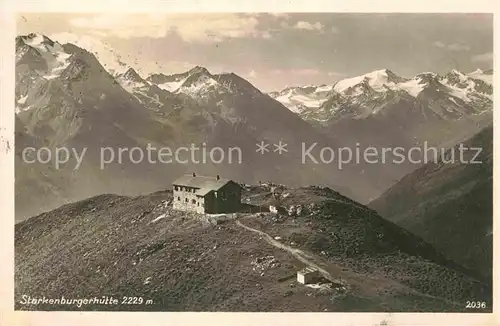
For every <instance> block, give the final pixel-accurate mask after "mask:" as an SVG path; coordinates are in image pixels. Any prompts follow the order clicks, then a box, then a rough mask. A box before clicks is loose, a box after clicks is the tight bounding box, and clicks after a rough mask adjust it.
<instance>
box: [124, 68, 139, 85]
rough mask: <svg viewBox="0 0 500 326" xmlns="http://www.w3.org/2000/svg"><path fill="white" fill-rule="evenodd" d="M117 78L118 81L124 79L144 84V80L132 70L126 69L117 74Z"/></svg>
mask: <svg viewBox="0 0 500 326" xmlns="http://www.w3.org/2000/svg"><path fill="white" fill-rule="evenodd" d="M118 77H119V78H120V79H126V80H129V81H132V82H144V79H142V77H141V76H140V75H139V74H138V73H137V71H135V69H134V68H128V70H127V71H126V72H125V73H123V74H119V75H118Z"/></svg>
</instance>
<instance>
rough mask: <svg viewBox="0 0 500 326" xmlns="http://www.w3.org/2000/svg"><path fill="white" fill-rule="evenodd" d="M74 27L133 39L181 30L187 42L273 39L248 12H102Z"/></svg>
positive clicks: (75, 22) (74, 22)
mask: <svg viewBox="0 0 500 326" xmlns="http://www.w3.org/2000/svg"><path fill="white" fill-rule="evenodd" d="M70 24H71V25H72V26H73V27H78V28H82V29H86V30H87V31H92V32H94V33H95V32H99V33H104V34H106V35H108V36H115V37H119V38H124V39H129V38H135V37H150V38H161V37H164V36H166V35H167V34H168V33H171V32H173V33H177V34H178V35H179V36H180V37H181V38H182V39H183V40H184V41H186V42H193V43H194V42H197V43H211V42H220V41H222V40H224V39H229V38H245V37H252V38H270V37H271V34H270V33H269V32H267V31H262V30H259V29H258V25H259V19H258V18H257V17H256V16H255V15H248V14H168V15H165V14H136V15H120V14H98V15H93V16H92V17H79V18H74V19H71V20H70Z"/></svg>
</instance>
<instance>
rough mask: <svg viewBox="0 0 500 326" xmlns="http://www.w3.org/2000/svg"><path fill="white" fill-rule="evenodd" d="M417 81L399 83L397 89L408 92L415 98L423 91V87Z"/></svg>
mask: <svg viewBox="0 0 500 326" xmlns="http://www.w3.org/2000/svg"><path fill="white" fill-rule="evenodd" d="M419 81H420V80H419V79H416V78H414V79H410V80H409V81H407V82H404V83H399V84H398V87H399V88H401V89H402V90H404V91H406V92H408V94H410V95H411V96H413V97H417V96H418V94H420V92H421V91H423V90H424V87H423V86H422V85H421V84H420V83H419Z"/></svg>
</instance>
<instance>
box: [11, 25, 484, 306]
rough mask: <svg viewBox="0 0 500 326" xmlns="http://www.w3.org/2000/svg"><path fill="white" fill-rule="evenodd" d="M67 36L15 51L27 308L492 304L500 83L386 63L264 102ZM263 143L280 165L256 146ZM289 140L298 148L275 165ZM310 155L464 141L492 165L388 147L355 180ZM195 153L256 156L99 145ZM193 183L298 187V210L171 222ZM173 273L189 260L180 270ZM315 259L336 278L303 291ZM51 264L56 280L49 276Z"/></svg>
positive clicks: (262, 194) (211, 79) (265, 191)
mask: <svg viewBox="0 0 500 326" xmlns="http://www.w3.org/2000/svg"><path fill="white" fill-rule="evenodd" d="M69 35H70V34H68V35H65V38H61V40H60V42H58V41H57V40H52V39H51V38H49V37H47V36H44V35H41V34H36V33H33V34H29V35H23V36H18V37H16V40H15V42H16V88H15V91H16V103H15V113H16V118H15V123H16V138H15V141H16V143H15V151H16V156H15V160H16V161H15V178H16V180H15V182H16V184H15V192H16V193H15V196H16V197H15V199H16V222H18V223H17V224H16V295H19V294H21V293H24V292H25V290H26V289H38V290H39V291H41V292H43V293H48V294H53V295H59V294H61V293H63V294H65V295H68V296H77V295H78V296H83V295H90V294H92V293H95V291H97V289H101V288H105V289H107V290H108V291H110V292H112V293H115V294H123V295H125V292H126V291H130V289H136V290H137V291H136V292H137V293H138V294H143V295H145V296H148V297H152V298H154V302H155V305H153V306H151V307H150V308H149V309H151V310H165V309H167V310H172V309H174V310H175V309H177V310H186V309H195V308H196V309H198V310H210V309H216V310H235V309H236V308H237V307H244V309H243V310H248V311H252V310H253V311H255V310H266V308H265V307H271V308H273V309H274V311H297V310H301V309H306V310H309V311H312V310H314V311H316V310H318V309H320V310H321V311H325V309H326V310H327V311H331V310H337V311H339V310H343V311H360V310H361V311H373V310H377V311H380V310H387V311H415V310H419V309H420V311H421V310H426V311H443V310H445V311H462V310H463V304H464V302H465V301H466V300H472V299H474V300H485V301H487V302H488V307H487V309H486V310H488V309H491V302H490V298H491V275H492V268H491V267H492V196H491V194H492V175H493V173H492V152H493V151H492V140H493V127H492V109H493V84H492V83H493V75H492V71H491V70H485V71H483V70H476V71H474V72H472V73H463V72H460V71H458V70H452V71H450V72H447V73H444V74H437V73H432V72H425V73H421V74H418V75H416V76H415V77H413V78H406V77H402V76H398V75H397V74H396V73H394V72H392V71H391V70H389V69H381V70H376V71H373V72H369V73H367V74H364V75H361V76H356V77H352V78H347V79H343V80H340V81H337V82H335V83H331V84H329V85H317V86H316V85H311V86H304V87H302V86H301V87H287V88H286V89H284V90H281V91H276V92H271V93H265V92H262V91H260V90H259V89H258V88H257V87H255V86H254V85H252V84H251V83H250V82H248V81H247V80H245V79H244V78H242V77H241V76H238V75H237V74H235V73H213V72H210V71H209V70H208V69H206V68H204V67H200V66H196V67H193V68H192V69H189V70H188V71H186V72H183V73H178V74H166V73H162V72H157V73H153V74H150V75H148V76H146V75H144V74H143V73H142V72H141V71H140V69H139V68H138V67H137V65H138V63H136V62H135V61H136V59H134V58H131V57H124V56H121V55H119V54H118V53H116V51H114V50H113V49H112V48H111V47H110V46H109V45H107V44H104V43H102V42H99V41H97V40H94V39H92V38H86V37H84V38H74V37H69ZM68 40H69V41H70V42H67V41H68ZM131 61H133V62H134V64H131V63H132V62H131ZM261 142H264V143H267V144H268V145H269V146H270V147H269V153H266V154H265V155H264V154H261V153H259V152H258V151H256V149H257V148H256V144H259V143H261ZM281 142H285V143H286V144H287V151H286V152H284V153H277V152H276V151H273V149H274V148H273V145H275V144H278V143H281ZM305 143H307V144H310V143H317V146H316V148H315V149H314V150H313V151H312V152H311V154H312V155H314V156H316V157H319V156H321V155H319V154H321V153H322V148H330V149H331V150H332V151H333V150H334V149H340V148H342V147H349V148H351V149H354V148H358V149H359V150H366V149H368V148H372V147H375V148H379V149H380V148H396V147H401V148H403V149H406V150H408V149H410V148H414V147H419V148H421V147H422V146H424V145H426V146H434V147H435V148H436V149H437V150H440V149H443V150H444V151H446V153H447V154H446V155H447V156H449V155H450V153H451V152H452V151H454V150H456V149H457V148H458V147H459V144H461V143H463V144H465V145H466V146H469V147H480V148H482V149H483V150H482V152H481V155H480V156H479V157H478V159H480V160H482V161H483V163H482V164H480V165H474V164H459V163H454V164H448V163H445V162H443V160H440V161H436V162H425V161H421V162H420V163H415V162H411V161H404V162H402V163H398V164H396V163H390V162H391V161H390V160H391V158H394V154H393V153H390V152H389V153H388V157H387V158H386V161H387V162H388V163H380V164H373V163H370V162H364V161H361V162H355V163H352V162H351V163H349V164H346V165H344V167H343V168H342V169H341V168H339V167H338V166H337V164H315V163H307V164H303V163H302V162H301V158H302V153H301V152H300V149H301V147H302V146H303V144H305ZM190 145H196V146H198V147H200V148H201V147H204V148H208V149H210V148H214V147H220V148H231V147H238V148H240V149H241V152H242V153H243V157H242V160H241V162H234V161H233V162H226V161H223V162H221V163H220V164H217V163H214V162H206V163H203V164H198V163H196V162H194V161H193V160H187V161H186V162H172V163H168V164H164V163H155V164H152V163H150V162H148V161H147V160H142V161H140V162H133V160H131V159H130V156H128V154H125V157H124V159H123V161H122V160H116V157H115V160H113V161H112V162H109V163H107V164H106V165H105V166H103V165H102V160H101V154H102V152H101V151H102V149H103V148H109V149H113V150H115V152H117V151H118V149H120V148H121V149H129V150H130V149H132V148H137V149H141V150H143V152H146V149H147V148H148V147H149V146H153V147H157V148H160V147H163V148H171V149H174V150H175V148H179V147H183V146H190ZM27 147H33V148H41V147H46V148H48V149H50V150H52V151H54V150H55V149H58V148H61V147H64V148H69V149H72V150H74V151H75V152H77V153H82V152H83V151H85V153H86V155H85V158H84V160H83V161H82V162H81V165H79V166H78V168H75V164H74V163H75V160H74V158H72V159H71V160H70V161H69V162H68V163H65V164H63V165H62V166H60V167H56V166H55V165H54V164H52V163H54V162H53V161H54V158H53V157H52V160H51V161H50V163H51V164H43V163H40V162H35V163H29V162H27V161H26V158H28V159H30V160H34V159H36V158H37V157H36V154H35V153H31V154H30V155H28V156H27V157H26V155H25V152H24V149H25V148H27ZM129 153H130V152H129ZM23 156H24V157H23ZM187 171H189V172H193V171H195V172H196V173H199V174H200V175H203V174H206V175H217V174H219V175H223V176H224V177H226V178H229V179H233V180H236V181H238V182H240V184H241V185H242V187H243V189H244V198H243V199H244V200H245V202H247V203H249V204H252V205H255V206H256V207H257V206H258V207H269V205H270V204H271V199H273V197H275V196H276V194H275V193H274V192H273V190H272V189H271V188H272V187H271V186H269V184H274V185H278V186H279V184H283V185H286V186H281V188H283V193H282V198H281V200H282V203H283V205H284V208H285V209H286V210H287V213H286V214H278V215H273V214H254V213H248V214H247V213H245V214H243V215H242V216H236V217H235V218H234V221H233V220H231V221H229V222H228V223H226V224H223V225H216V226H213V225H207V224H206V223H203V221H198V220H196V218H197V217H196V216H191V215H190V214H184V213H180V212H174V211H173V210H172V209H171V208H170V206H169V201H170V200H171V193H170V192H169V191H165V189H169V188H170V186H171V182H172V181H173V179H175V178H177V177H178V175H180V174H182V173H185V172H187ZM257 185H258V186H257ZM332 189H334V190H332ZM111 193H113V194H112V195H111ZM280 196H281V195H280ZM365 204H367V206H365ZM298 206H300V209H301V213H298V211H297V209H298V208H297V207H298ZM58 207H59V208H58ZM294 212H295V213H294ZM29 217H31V218H29ZM205 222H206V221H205ZM252 232H253V233H257V234H258V235H255V236H253V235H252ZM165 234H168V238H167V240H165V238H164V237H165ZM271 235H272V236H271ZM193 239H195V240H196V241H194V240H193ZM263 239H265V240H266V243H267V244H269V245H270V246H269V247H265V246H263V244H262V243H261V242H260V241H261V240H263ZM464 239H469V240H467V241H465V240H464ZM193 241H194V242H193ZM214 243H216V244H215V245H214ZM96 244H99V245H96ZM103 244H104V245H103ZM186 251H187V252H189V255H190V257H187V256H186V254H185V252H186ZM283 251H285V252H283ZM70 252H71V254H69V253H70ZM286 252H288V253H286ZM289 254H290V255H291V256H290V255H289ZM271 255H272V257H274V258H275V260H273V261H272V262H270V263H269V264H268V265H266V264H265V262H266V261H267V259H268V258H269V257H271ZM165 257H166V258H165ZM191 257H199V258H197V260H196V262H197V264H194V263H193V262H194V260H193V259H192V258H191ZM214 257H215V258H214ZM216 257H223V258H221V260H220V261H219V260H217V259H216ZM242 257H245V258H244V259H243V258H242ZM164 259H167V260H168V261H169V262H170V261H172V262H174V263H172V265H171V266H167V267H168V268H167V267H165V265H164V263H163V262H164ZM241 259H243V260H241ZM269 259H270V258H269ZM308 259H309V260H310V259H312V261H313V263H316V264H318V265H319V266H323V267H324V268H325V270H326V271H327V274H328V273H331V275H333V274H335V275H337V276H340V277H339V278H333V279H330V280H329V283H328V284H330V283H331V284H330V285H328V289H326V288H323V287H321V291H318V292H317V293H316V292H314V293H313V292H311V291H310V290H309V289H303V288H297V289H295V288H293V287H294V286H296V285H295V284H294V283H293V282H292V283H290V282H289V280H290V273H295V270H296V269H297V268H299V267H303V266H302V265H303V263H304V261H306V260H308ZM227 262H229V263H228V264H229V265H228V266H229V267H227V268H225V267H224V266H225V265H224V264H225V263H227ZM277 262H279V264H278V263H277ZM299 262H301V263H299ZM310 263H311V260H310V261H309V264H310ZM273 264H274V265H273ZM47 265H50V266H52V269H51V271H50V272H49V275H50V276H49V277H51V278H54V279H57V280H56V281H50V282H46V278H47V275H46V273H45V272H44V269H43V266H47ZM264 265H266V267H265V268H264V267H263V266H264ZM178 266H182V268H180V267H178ZM200 266H202V267H203V268H200ZM252 266H253V267H252ZM270 266H274V267H277V268H276V269H273V268H274V267H270ZM256 270H258V271H259V273H257V274H256V275H254V274H255V273H254V272H255V271H256ZM234 271H238V272H237V273H235V272H234ZM268 272H269V275H270V276H268V274H267V273H268ZM61 275H62V276H61ZM172 275H173V276H172ZM213 275H220V276H221V277H217V278H214V277H213ZM259 275H260V276H259ZM263 275H266V277H267V278H266V277H264V276H263ZM331 275H330V276H331ZM269 277H271V278H269ZM275 280H278V282H275ZM152 282H153V284H155V283H156V282H158V284H161V285H166V284H167V285H168V286H158V287H152V286H151V285H150V284H152ZM287 282H288V283H287ZM289 283H290V284H289ZM68 284H71V285H72V286H68ZM214 284H215V285H214ZM283 284H285V285H286V287H284V286H285V285H283ZM254 286H255V288H254ZM332 287H333V288H332ZM290 288H293V289H290ZM206 289H208V290H206ZM288 297H289V298H288ZM283 298H288V299H283ZM422 302H424V303H422ZM301 307H302V308H301ZM47 309H53V308H50V307H48V308H47ZM267 309H270V308H267Z"/></svg>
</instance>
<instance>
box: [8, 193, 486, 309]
mask: <svg viewBox="0 0 500 326" xmlns="http://www.w3.org/2000/svg"><path fill="white" fill-rule="evenodd" d="M244 188H245V190H244V193H243V202H244V203H246V204H248V207H249V209H253V210H254V211H256V213H239V214H238V215H236V216H233V215H231V216H226V218H229V220H227V221H225V222H223V223H222V224H210V223H207V222H206V220H204V218H203V216H201V215H196V214H191V213H183V212H176V211H173V210H172V208H171V206H170V205H171V204H170V200H171V199H172V194H171V192H169V191H165V192H157V193H153V194H150V195H145V196H140V197H122V196H115V195H101V196H96V197H92V198H89V199H87V200H84V201H80V202H76V203H73V204H68V205H65V206H62V207H60V208H58V209H56V210H53V211H51V212H48V213H44V214H41V215H38V216H35V217H33V218H30V219H28V220H26V221H23V222H21V223H19V224H17V225H16V228H15V260H16V262H15V266H16V267H15V268H16V270H15V298H16V300H15V301H16V309H22V310H36V309H38V310H56V309H63V310H78V309H79V308H77V307H75V306H72V305H62V306H61V305H59V306H58V305H43V304H42V305H37V306H34V305H22V304H21V303H20V302H21V300H22V299H23V297H22V295H23V294H29V295H32V296H34V295H37V294H43V295H45V296H46V297H50V298H59V297H61V296H64V297H65V298H84V297H93V296H95V295H96V294H100V295H108V296H113V297H116V298H120V301H121V300H122V297H123V296H134V297H141V298H142V300H143V302H142V304H135V305H134V304H130V305H124V304H120V305H102V306H99V305H87V306H83V307H82V308H80V309H82V310H155V311H464V310H465V302H466V300H470V299H471V298H474V300H481V301H485V302H486V304H487V308H486V309H483V310H482V311H491V288H490V287H489V286H488V285H485V284H483V283H481V282H480V281H478V280H476V279H474V278H473V277H471V276H469V275H468V274H469V272H468V271H467V270H465V269H463V268H461V267H459V266H457V265H456V264H454V263H451V262H449V261H447V260H446V259H444V257H443V256H442V255H441V254H439V253H438V252H436V251H435V250H434V249H433V248H432V247H431V246H430V245H428V244H427V243H425V242H423V241H422V240H421V239H420V238H418V237H415V236H413V235H412V234H410V233H409V232H407V231H405V230H403V229H401V228H400V227H398V226H396V225H394V224H392V223H390V222H388V221H386V220H384V219H382V218H381V217H380V216H378V215H377V214H376V213H375V212H374V211H372V210H370V209H368V208H366V207H365V206H363V205H360V204H358V203H356V202H354V201H352V200H350V199H348V198H346V197H343V196H341V195H339V194H338V193H337V192H334V191H332V190H330V189H328V188H323V187H321V188H320V187H309V188H299V189H287V188H285V187H278V189H279V192H277V191H274V193H276V195H274V196H273V194H272V193H271V188H270V187H269V186H268V185H266V184H264V185H262V186H255V187H254V186H245V187H244ZM278 193H279V194H278ZM276 201H278V202H279V203H280V205H281V207H282V209H283V213H282V214H278V215H275V214H272V213H265V212H264V211H265V210H266V209H265V208H266V207H267V205H268V204H270V203H275V202H276ZM252 207H253V208H252ZM259 211H263V213H259ZM49 266H50V268H48V267H49ZM304 266H316V267H317V268H319V269H320V271H321V272H322V275H323V276H324V277H325V280H323V281H322V282H321V284H316V285H312V286H304V285H301V284H298V283H297V282H296V281H295V280H296V272H297V270H299V269H301V268H303V267H304ZM146 300H152V301H146ZM145 302H149V303H148V304H146V303H145Z"/></svg>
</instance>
